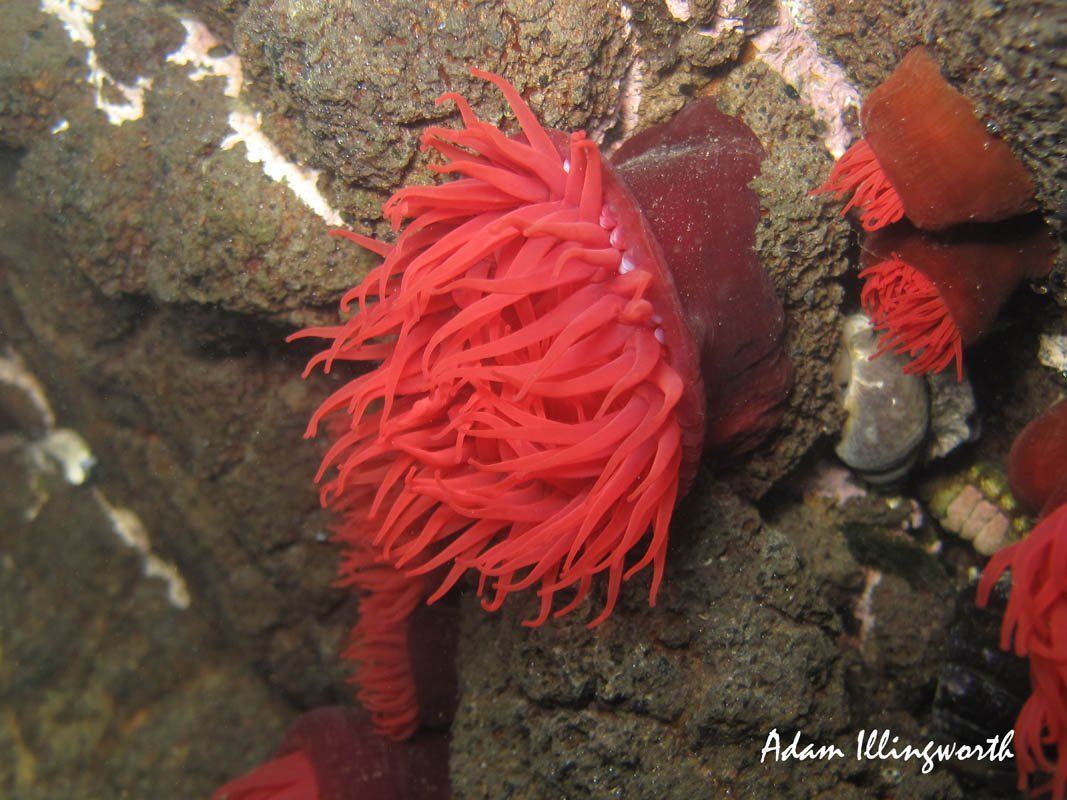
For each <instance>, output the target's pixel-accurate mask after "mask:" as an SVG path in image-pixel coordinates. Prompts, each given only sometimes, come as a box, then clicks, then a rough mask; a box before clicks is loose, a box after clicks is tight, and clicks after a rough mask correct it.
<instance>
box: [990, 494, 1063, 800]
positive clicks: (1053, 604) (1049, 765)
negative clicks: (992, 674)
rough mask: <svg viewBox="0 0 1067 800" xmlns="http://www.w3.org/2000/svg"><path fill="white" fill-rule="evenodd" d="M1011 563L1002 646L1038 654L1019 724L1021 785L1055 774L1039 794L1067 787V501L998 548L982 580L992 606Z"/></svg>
mask: <svg viewBox="0 0 1067 800" xmlns="http://www.w3.org/2000/svg"><path fill="white" fill-rule="evenodd" d="M1008 570H1010V571H1011V578H1012V587H1011V594H1010V595H1009V597H1008V606H1007V609H1006V610H1005V612H1004V619H1003V622H1002V624H1001V641H1000V645H1001V648H1003V649H1004V650H1014V651H1015V653H1016V654H1017V655H1019V656H1028V657H1029V658H1030V685H1031V690H1032V693H1031V695H1030V697H1029V699H1027V701H1026V703H1025V704H1024V706H1023V708H1022V710H1021V711H1020V712H1019V717H1018V720H1017V721H1016V724H1015V736H1016V747H1015V752H1016V760H1017V764H1018V768H1019V786H1020V788H1021V789H1026V788H1027V786H1028V785H1029V784H1030V783H1031V782H1032V777H1033V776H1034V775H1036V774H1038V773H1046V774H1048V775H1050V776H1051V779H1050V780H1049V781H1048V783H1047V784H1043V785H1041V786H1037V787H1034V788H1033V794H1034V795H1035V796H1037V795H1041V794H1048V793H1051V794H1052V796H1053V797H1054V798H1056V799H1057V800H1062V798H1063V797H1064V796H1065V794H1067V505H1062V506H1060V507H1059V508H1057V509H1056V510H1055V511H1053V512H1052V513H1051V514H1049V515H1048V516H1046V517H1045V518H1043V519H1042V520H1041V521H1040V522H1038V524H1037V526H1036V527H1035V528H1034V529H1033V531H1032V532H1031V533H1030V535H1029V536H1027V537H1026V538H1025V539H1023V540H1021V541H1019V542H1016V543H1015V544H1013V545H1011V546H1010V547H1006V548H1004V549H1003V550H1000V551H999V552H997V553H996V554H995V555H994V556H993V557H992V558H991V559H990V561H989V563H988V564H987V565H986V568H985V570H984V571H983V572H982V578H981V580H980V581H979V584H978V593H977V602H978V605H979V606H982V607H984V606H985V605H986V603H987V602H988V601H989V596H990V593H991V592H992V590H993V586H994V585H995V584H996V583H997V581H998V580H999V578H1000V576H1001V575H1003V574H1004V573H1005V572H1006V571H1008Z"/></svg>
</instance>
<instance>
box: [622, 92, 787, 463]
mask: <svg viewBox="0 0 1067 800" xmlns="http://www.w3.org/2000/svg"><path fill="white" fill-rule="evenodd" d="M765 155H766V153H765V152H764V150H763V147H762V146H761V145H760V143H759V140H758V139H757V138H756V135H755V134H754V133H753V132H752V131H751V130H750V129H749V128H748V126H747V125H745V124H744V123H743V122H742V121H741V120H739V119H737V118H736V117H731V116H728V115H727V114H724V113H723V112H722V111H720V110H719V109H718V107H717V106H716V104H715V101H714V100H711V99H705V100H700V101H697V102H695V103H692V104H690V105H689V106H687V107H686V108H685V110H683V111H682V112H681V113H679V114H678V115H677V116H675V117H674V118H673V119H672V120H670V121H669V122H666V123H663V124H660V125H655V126H653V127H651V128H648V129H647V130H645V131H643V132H641V133H639V134H637V135H636V136H634V137H633V138H631V139H629V140H627V141H626V142H624V143H623V145H622V147H620V148H619V150H618V151H617V152H616V153H615V155H614V156H613V158H612V160H611V163H612V166H613V167H614V168H615V170H616V171H617V172H618V173H619V175H620V177H621V178H622V179H623V181H624V182H625V183H626V185H627V186H628V187H629V189H630V191H631V192H633V195H634V197H635V198H636V199H637V202H638V205H639V206H640V208H641V211H642V212H643V213H644V216H645V218H646V219H647V220H648V222H649V224H650V225H651V228H652V231H653V233H654V234H655V237H656V240H657V241H658V242H659V245H660V247H661V248H662V249H663V254H664V257H665V259H666V262H667V265H668V266H669V268H670V271H671V275H672V276H673V278H674V284H675V286H676V288H677V290H678V294H679V296H680V298H681V301H682V306H683V308H684V311H685V314H686V318H687V322H688V323H689V327H690V329H691V330H692V332H693V335H694V337H695V338H696V340H697V348H698V351H699V354H700V368H701V372H702V373H703V375H704V380H705V384H706V386H707V395H708V397H707V408H708V413H707V420H706V440H705V441H706V447H707V451H708V455H709V457H711V458H712V459H714V460H716V461H717V462H718V461H721V460H723V459H726V458H728V457H729V456H732V455H736V454H738V453H741V452H744V451H747V450H751V449H752V448H753V447H754V446H756V445H757V444H758V443H759V442H760V441H761V440H762V439H763V438H764V437H765V436H766V435H767V434H768V433H770V432H771V431H772V430H774V429H775V428H776V427H777V425H778V423H779V422H780V421H781V418H782V414H783V413H784V411H785V400H786V397H787V396H788V394H789V390H790V388H791V387H792V381H793V366H792V364H791V362H790V361H789V359H788V357H787V356H786V355H785V352H784V351H783V349H782V327H783V323H784V314H783V312H782V305H781V303H780V302H779V300H778V297H777V295H776V294H775V292H774V287H773V285H772V284H771V280H770V278H769V277H768V275H767V273H766V271H765V270H764V269H763V267H762V266H761V265H760V262H759V256H758V255H757V253H756V224H757V222H758V221H759V218H760V204H759V198H758V196H757V195H756V192H755V191H753V190H752V189H751V188H750V187H749V183H750V182H751V181H752V179H753V178H755V177H756V176H757V175H758V174H759V171H760V164H761V162H762V161H763V159H764V157H765Z"/></svg>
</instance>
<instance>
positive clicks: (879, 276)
mask: <svg viewBox="0 0 1067 800" xmlns="http://www.w3.org/2000/svg"><path fill="white" fill-rule="evenodd" d="M860 278H863V279H865V280H866V283H864V285H863V291H862V293H861V295H860V302H861V304H862V305H863V310H864V311H865V312H867V316H868V317H870V319H871V324H872V325H874V327H875V328H876V329H877V330H879V331H882V332H883V334H884V335H883V336H882V337H881V338H880V339H879V342H878V351H877V352H876V353H875V354H874V355H873V356H872V358H877V357H878V356H880V355H881V354H882V353H885V352H887V351H889V352H893V353H897V354H903V353H907V354H908V356H910V358H911V360H910V361H909V362H908V364H907V365H905V367H904V372H906V373H908V374H925V373H934V372H940V371H941V370H943V369H945V367H947V366H948V365H949V364H951V363H952V362H953V360H955V362H956V378H957V380H961V381H962V380H963V336H962V334H961V333H960V329H959V328H958V327H957V326H956V323H955V322H954V321H953V320H952V316H951V314H950V313H949V310H948V306H946V305H945V301H944V300H943V299H942V297H941V294H940V292H938V291H937V287H936V286H934V284H933V282H932V281H931V280H930V279H929V278H927V277H926V276H925V275H923V274H922V273H921V272H919V270H917V269H915V268H914V267H912V266H911V265H910V264H908V263H907V262H906V261H903V260H901V259H900V258H898V257H897V256H895V255H894V256H893V257H892V258H890V259H888V260H886V261H882V262H881V263H879V264H875V265H874V266H872V267H868V268H867V269H865V270H863V271H862V272H861V273H860Z"/></svg>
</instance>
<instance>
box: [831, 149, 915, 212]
mask: <svg viewBox="0 0 1067 800" xmlns="http://www.w3.org/2000/svg"><path fill="white" fill-rule="evenodd" d="M849 192H851V193H852V197H851V198H850V199H849V201H848V203H847V204H845V207H844V208H843V209H841V214H842V215H844V214H847V213H848V211H849V209H851V208H857V209H859V216H860V224H861V225H862V226H863V229H864V230H866V231H876V230H878V229H879V228H884V227H885V226H886V225H892V224H893V223H894V222H898V221H899V220H901V219H902V218H903V217H904V203H903V201H902V200H901V199H900V195H899V194H897V190H896V189H894V188H893V184H892V183H890V182H889V178H888V177H887V176H886V174H885V172H884V171H883V169H882V165H881V164H880V163H878V157H877V156H876V155H875V154H874V150H872V149H871V146H870V145H869V144H867V140H866V139H860V140H859V141H857V142H856V143H855V144H854V145H852V147H850V148H849V149H848V150H846V151H845V154H844V155H843V156H841V158H839V159H838V160H837V161H836V162H835V163H834V167H833V169H832V170H831V171H830V177H829V178H827V179H826V183H824V184H823V185H822V186H820V187H818V188H817V189H815V190H814V191H812V194H823V193H833V194H836V195H837V197H838V198H842V197H844V196H845V195H846V194H848V193H849Z"/></svg>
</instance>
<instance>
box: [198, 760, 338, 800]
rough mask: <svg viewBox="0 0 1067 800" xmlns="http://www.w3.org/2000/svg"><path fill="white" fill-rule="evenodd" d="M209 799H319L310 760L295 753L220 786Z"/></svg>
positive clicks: (316, 781)
mask: <svg viewBox="0 0 1067 800" xmlns="http://www.w3.org/2000/svg"><path fill="white" fill-rule="evenodd" d="M211 800H319V786H318V780H317V779H316V777H315V768H314V767H313V766H312V764H311V760H310V759H309V758H308V757H307V755H306V754H305V753H304V751H303V750H294V751H293V752H291V753H288V754H286V755H280V756H278V757H277V758H275V759H274V760H273V761H268V762H267V763H265V764H260V765H259V766H258V767H256V768H255V769H254V770H252V771H251V772H249V773H248V774H246V775H242V776H241V777H239V778H234V779H233V780H232V781H230V782H229V783H227V784H226V785H224V786H221V787H219V788H218V789H216V790H215V793H214V794H212V795H211Z"/></svg>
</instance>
